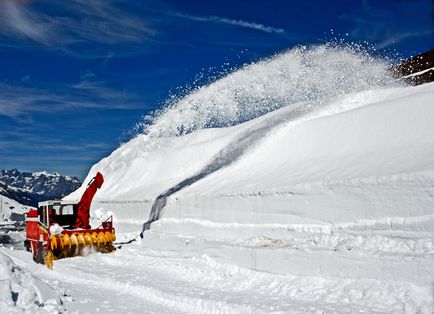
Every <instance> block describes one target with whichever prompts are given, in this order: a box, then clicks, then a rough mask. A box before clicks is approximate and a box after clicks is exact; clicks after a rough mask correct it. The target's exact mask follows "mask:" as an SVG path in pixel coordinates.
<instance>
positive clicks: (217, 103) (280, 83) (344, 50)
mask: <svg viewBox="0 0 434 314" xmlns="http://www.w3.org/2000/svg"><path fill="white" fill-rule="evenodd" d="M388 66H389V64H388V62H386V61H385V60H381V59H377V58H374V57H372V56H370V55H369V54H368V53H367V52H366V51H364V50H363V49H362V48H360V47H358V46H355V45H347V46H343V47H342V46H337V45H333V44H326V45H320V46H314V47H310V48H307V47H297V48H294V49H292V50H290V51H288V52H285V53H282V54H278V55H276V56H274V57H272V58H269V59H265V60H262V61H259V62H257V63H253V64H249V65H246V66H244V67H243V68H241V69H239V70H237V71H235V72H233V73H231V74H229V75H227V76H225V77H223V78H221V79H219V80H217V81H215V82H214V83H211V84H210V85H208V86H201V87H195V88H192V89H191V92H190V93H189V94H188V95H187V96H185V97H182V98H176V97H175V98H173V99H170V100H169V101H168V103H167V104H166V106H165V107H164V108H163V109H162V110H160V111H158V112H156V113H155V114H154V115H153V116H152V117H149V116H148V117H146V119H147V121H148V122H149V123H148V124H146V125H145V126H144V133H146V134H148V135H149V136H151V137H169V136H179V135H184V134H188V133H191V132H194V131H196V130H199V129H203V128H209V127H226V126H230V125H235V124H239V123H242V122H245V121H248V120H251V119H253V118H256V117H258V116H261V115H263V114H265V113H267V112H270V111H273V110H275V109H278V108H281V107H284V106H287V105H290V104H294V103H299V102H302V101H304V102H309V104H310V105H309V106H315V107H316V108H320V107H321V106H322V105H323V104H324V103H326V102H328V101H329V100H332V99H334V98H336V97H338V96H341V95H345V94H348V93H351V92H357V91H362V90H366V89H372V88H375V87H379V86H384V85H387V84H391V83H392V80H393V79H392V77H391V76H390V74H389V72H388ZM309 111H311V110H309Z"/></svg>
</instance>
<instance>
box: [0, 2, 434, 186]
mask: <svg viewBox="0 0 434 314" xmlns="http://www.w3.org/2000/svg"><path fill="white" fill-rule="evenodd" d="M433 23H434V22H433V2H432V1H430V0H408V1H405V0H394V1H374V0H363V1H356V0H352V1H348V0H346V1H320V0H318V1H313V0H305V1H285V0H269V1H237V0H231V1H226V0H220V1H188V0H185V1H138V0H137V1H134V0H128V1H127V0H119V1H110V0H89V1H85V0H68V1H48V0H40V1H24V0H21V1H12V0H0V169H11V168H18V169H20V170H25V171H41V170H48V171H57V172H60V173H63V174H67V175H75V176H78V177H79V178H83V177H84V176H85V175H86V173H87V171H88V170H89V168H90V167H91V166H92V165H93V164H94V163H95V162H97V161H98V160H100V159H101V158H102V157H104V156H107V155H108V154H110V152H111V151H113V150H114V149H115V148H117V147H118V146H119V144H120V143H121V142H122V141H125V140H127V139H128V138H129V137H130V136H131V132H132V131H133V129H134V125H135V124H136V123H137V122H139V121H141V118H142V116H143V115H145V114H148V113H149V112H151V111H152V110H154V109H156V108H158V107H159V106H161V104H162V103H163V102H164V100H165V99H166V98H167V97H168V95H170V94H173V93H176V92H177V91H178V90H179V87H184V86H188V85H191V84H193V82H194V81H195V80H196V79H197V78H198V77H199V78H200V79H199V83H201V84H204V83H206V82H207V81H209V80H212V77H213V76H214V75H215V74H216V73H219V72H220V71H222V69H227V68H232V67H235V68H236V67H240V66H241V65H242V64H245V63H248V62H252V61H255V60H259V59H261V58H263V57H266V56H270V55H273V54H275V53H277V52H281V51H284V50H286V49H290V48H291V47H294V46H295V45H299V44H317V43H324V42H327V41H328V40H331V39H333V38H334V37H337V38H340V39H342V38H344V39H345V40H346V41H348V42H351V41H357V42H363V41H367V42H369V43H370V44H372V45H373V46H374V47H375V48H376V49H377V51H378V52H379V53H380V54H381V53H388V54H392V55H395V56H396V55H397V56H400V57H408V56H411V55H414V54H417V53H420V52H424V51H426V50H429V49H432V48H433V46H434V44H433V37H434V34H433V27H434V26H433Z"/></svg>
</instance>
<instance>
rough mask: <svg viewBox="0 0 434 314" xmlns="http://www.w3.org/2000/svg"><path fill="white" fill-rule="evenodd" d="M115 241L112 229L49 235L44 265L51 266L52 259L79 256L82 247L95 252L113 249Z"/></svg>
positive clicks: (111, 250)
mask: <svg viewBox="0 0 434 314" xmlns="http://www.w3.org/2000/svg"><path fill="white" fill-rule="evenodd" d="M114 241H116V233H115V232H114V230H113V231H112V232H110V231H105V232H104V231H100V232H96V231H94V232H92V234H90V233H89V232H73V233H70V234H69V233H64V234H60V235H58V236H56V235H51V236H50V241H49V250H48V251H47V253H46V254H45V265H47V267H48V268H52V266H53V260H56V259H60V258H63V257H73V256H80V255H82V253H83V249H84V248H90V249H93V250H95V251H96V252H102V253H109V252H113V251H115V250H116V249H115V247H114V246H113V242H114Z"/></svg>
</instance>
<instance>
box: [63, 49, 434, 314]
mask: <svg viewBox="0 0 434 314" xmlns="http://www.w3.org/2000/svg"><path fill="white" fill-rule="evenodd" d="M388 68H389V65H388V64H387V63H385V62H383V61H381V60H377V59H375V58H372V57H369V55H367V54H365V53H360V52H357V51H355V50H354V49H351V48H335V47H330V46H327V45H326V46H320V47H314V48H309V49H304V48H297V49H294V50H291V51H289V52H287V53H284V54H281V55H278V56H275V57H273V58H270V59H268V60H264V61H261V62H258V63H256V64H252V65H248V66H246V67H244V68H242V69H240V70H238V71H236V72H234V73H232V74H230V75H228V76H226V77H224V78H222V79H220V80H218V81H216V82H214V83H212V84H210V85H209V86H205V87H200V88H197V89H195V90H193V91H192V92H191V93H190V94H188V95H187V96H185V97H183V98H181V99H179V100H174V101H172V102H170V103H169V104H168V105H167V106H166V107H165V108H164V109H162V110H161V111H159V112H158V113H156V115H155V116H154V117H153V118H152V119H151V120H150V124H148V125H146V127H145V128H144V133H143V134H141V135H139V136H137V137H136V138H134V139H133V140H131V141H130V142H129V143H126V144H124V145H122V146H121V147H120V148H119V149H117V150H116V151H114V152H113V153H112V154H111V155H110V156H108V157H107V158H104V159H103V160H101V161H100V162H99V163H97V164H96V165H94V166H93V167H92V169H91V171H90V172H89V175H88V177H87V178H86V180H85V184H87V182H88V181H89V180H90V179H91V178H92V177H93V176H94V175H95V173H96V172H97V171H100V172H101V173H103V174H104V176H105V184H104V186H103V187H102V189H101V190H100V191H99V193H98V194H97V195H96V197H95V200H94V204H93V214H94V216H95V217H98V218H103V217H104V216H107V215H109V214H113V215H114V216H115V221H116V223H117V230H118V234H120V238H121V240H128V239H130V238H131V237H135V236H137V235H138V233H139V232H140V230H141V229H142V224H143V223H144V222H148V223H147V224H145V225H144V230H147V229H149V228H150V231H145V233H144V234H143V236H144V237H143V240H141V239H139V240H137V241H136V242H134V243H133V244H131V245H130V246H127V247H126V248H125V249H123V250H122V251H121V253H119V254H121V255H122V254H126V255H130V254H132V255H134V256H136V257H137V258H139V256H142V255H144V256H147V258H145V259H143V261H142V262H145V261H148V259H149V258H150V257H149V256H151V257H152V258H155V259H156V261H153V262H152V263H153V264H152V265H156V264H158V265H160V264H159V263H161V265H165V263H167V262H166V260H165V259H166V258H168V257H171V259H170V261H169V263H170V264H171V265H172V262H171V261H172V260H173V259H174V260H175V262H176V265H178V263H180V264H179V265H184V263H186V270H182V271H181V272H180V273H186V276H187V279H186V280H187V281H188V282H191V281H192V282H193V284H194V285H196V284H198V283H197V282H196V281H194V280H196V279H191V278H196V277H194V276H193V275H194V274H196V272H199V273H203V272H204V271H203V269H206V267H205V268H204V266H203V265H202V264H201V265H202V266H200V265H199V266H198V265H196V264H195V263H196V261H197V260H202V261H203V260H206V261H207V262H206V263H208V261H209V263H211V264H213V265H214V266H213V267H212V268H213V269H214V270H216V269H220V267H223V266H222V265H226V266H224V267H236V268H237V269H243V270H245V269H246V268H248V269H249V271H252V273H249V278H256V277H255V276H259V277H261V278H262V277H264V278H267V279H266V281H267V280H268V279H270V278H271V277H273V276H283V277H279V279H278V281H276V282H274V281H273V283H272V284H270V285H272V286H274V285H277V286H279V287H283V286H285V287H286V285H287V283H288V280H289V282H292V283H293V284H290V288H291V289H295V290H294V291H298V292H297V293H290V292H288V291H290V290H285V291H286V292H285V291H283V290H279V291H278V292H275V293H273V294H272V295H273V298H274V297H276V298H278V300H276V302H273V305H270V306H269V307H264V304H265V303H264V302H265V301H264V302H262V301H261V302H259V301H258V302H256V303H258V304H257V306H258V307H260V308H261V309H262V310H263V311H264V312H266V311H272V310H276V309H277V311H289V309H290V310H291V311H294V312H297V311H299V312H309V311H311V312H314V311H315V310H324V309H328V310H330V311H336V312H345V311H348V312H358V311H359V312H362V311H366V310H368V311H369V312H381V313H383V312H390V313H397V312H410V313H413V312H421V313H431V312H432V309H433V293H432V287H433V282H434V273H433V269H434V258H433V256H434V246H433V239H434V209H433V208H434V207H433V203H434V137H433V134H434V123H433V122H432V121H433V118H434V83H430V84H425V85H422V86H417V87H408V86H405V85H402V83H399V82H397V81H396V80H395V79H393V78H391V77H389V74H388V70H387V69H388ZM84 187H85V185H84V186H82V187H81V188H80V189H79V190H78V191H76V192H74V193H73V194H72V195H70V196H69V198H75V199H79V197H80V195H81V193H82V192H83V189H84ZM122 252H125V253H122ZM138 252H140V253H138ZM118 257H119V258H120V256H118ZM185 257H189V258H193V260H192V261H191V262H188V261H189V260H187V259H185ZM140 260H142V259H140ZM206 263H205V264H206ZM193 264H194V265H193ZM234 264H235V265H234ZM138 265H139V264H138ZM207 265H208V264H207ZM216 265H217V266H216ZM227 265H232V266H227ZM137 267H141V266H137ZM147 267H150V266H149V265H148V266H147ZM155 267H157V268H158V267H160V266H155ZM171 267H172V266H171ZM195 267H198V268H195ZM238 267H239V268H238ZM159 269H160V268H159ZM170 269H171V268H170ZM258 271H259V272H258ZM260 271H266V273H262V272H260ZM144 272H145V273H146V272H147V270H145V271H144ZM211 273H212V271H211ZM270 273H271V274H270ZM206 274H208V271H207V272H206ZM159 276H160V275H159ZM192 276H193V277H192ZM210 276H211V275H210ZM222 276H223V277H222V278H223V279H222V280H220V279H217V281H213V278H209V276H204V277H203V278H202V277H201V276H199V277H198V278H199V279H197V280H199V281H200V282H201V283H202V284H200V285H199V286H200V287H201V289H205V288H204V285H205V286H206V287H208V286H207V285H206V284H203V283H204V282H210V285H212V288H211V287H210V289H212V290H213V291H215V289H217V290H218V289H220V288H219V287H222V289H223V290H225V291H227V290H226V289H227V287H226V285H227V283H228V282H229V285H232V284H233V285H235V286H236V289H241V290H239V291H246V292H242V293H246V294H247V295H249V296H251V295H254V294H255V293H256V288H254V287H255V283H254V280H253V281H252V282H245V281H244V280H243V279H241V278H239V279H237V282H239V283H237V284H235V283H232V284H230V282H231V281H230V280H231V279H230V278H231V276H232V274H230V275H229V274H224V275H222ZM251 276H252V277H251ZM288 276H290V277H291V278H293V279H294V280H292V279H290V277H288ZM177 278H178V277H176V280H178V279H177ZM200 278H202V279H200ZM273 278H277V277H273ZM168 280H170V279H168ZM270 280H271V279H270ZM273 280H274V279H273ZM280 280H282V281H280ZM176 282H177V281H176ZM222 282H223V283H222ZM240 285H241V286H240ZM166 286H167V285H166ZM243 289H244V290H243ZM269 289H271V290H272V288H270V287H269ZM288 289H289V288H288ZM271 290H267V291H268V292H269V291H271ZM164 291H165V293H166V292H167V291H166V290H164ZM200 291H202V290H200ZM237 291H238V290H237ZM291 291H292V290H291ZM305 291H308V292H306V293H307V294H308V295H309V297H307V296H306V295H305V294H304V292H305ZM193 292H194V291H193ZM240 293H241V292H240ZM258 293H259V292H258ZM206 294H207V295H208V293H206ZM216 294H217V295H221V291H220V290H219V291H218V292H216ZM192 295H194V296H196V295H197V294H196V293H193V294H192ZM223 295H224V296H225V298H226V300H229V299H231V296H232V294H231V295H229V294H228V293H227V292H226V293H223ZM243 295H244V294H243ZM337 295H339V297H336V296H337ZM176 296H177V295H176V294H175V296H174V297H176ZM371 296H381V298H378V299H377V297H371ZM258 297H259V296H258ZM212 298H213V297H212V294H211V296H210V297H209V298H207V297H202V298H201V299H200V300H201V302H202V300H203V299H206V301H207V302H208V301H209V302H210V304H211V305H210V307H209V308H208V309H211V308H213V306H217V305H216V303H215V300H211V299H212ZM288 298H289V300H291V302H290V304H289V305H288V303H287V302H286V301H287V300H288ZM218 299H219V300H220V299H221V298H220V297H219V298H218ZM235 299H236V300H232V299H231V300H232V301H230V302H229V303H228V304H226V303H225V304H224V307H225V309H227V310H236V309H239V308H238V307H237V306H239V303H238V302H239V300H243V301H241V302H242V305H243V306H244V305H246V306H252V304H256V303H255V301H256V299H255V300H253V298H252V297H250V298H247V299H246V298H243V297H242V296H240V295H237V296H236V297H235ZM259 299H260V298H259ZM259 299H258V300H259ZM307 299H309V301H308V303H305V302H306V300H307ZM273 300H274V299H273ZM204 302H205V301H204ZM184 303H185V302H184ZM193 303H194V302H193ZM205 303H206V302H205ZM205 303H201V304H205ZM259 303H260V304H259ZM313 303H314V306H313V307H312V306H311V305H312V304H313ZM294 304H295V305H296V306H295V307H294ZM297 304H298V305H300V304H301V305H300V306H299V307H297V306H298V305H297ZM190 305H191V304H190ZM218 305H219V306H221V305H222V304H220V303H219V304H218ZM261 306H262V307H261ZM285 306H290V307H289V308H287V307H285ZM203 309H204V308H202V310H203ZM190 310H192V311H195V310H196V311H200V310H199V309H197V308H196V309H195V310H193V309H190ZM250 310H252V308H250Z"/></svg>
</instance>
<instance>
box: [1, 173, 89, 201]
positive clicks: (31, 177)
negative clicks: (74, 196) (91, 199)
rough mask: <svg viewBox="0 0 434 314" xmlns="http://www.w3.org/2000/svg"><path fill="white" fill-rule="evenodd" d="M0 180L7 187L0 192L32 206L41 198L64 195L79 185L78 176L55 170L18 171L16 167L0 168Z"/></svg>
mask: <svg viewBox="0 0 434 314" xmlns="http://www.w3.org/2000/svg"><path fill="white" fill-rule="evenodd" d="M0 182H2V183H3V186H6V187H7V188H3V191H4V192H0V193H2V194H3V195H5V196H8V197H9V198H12V199H15V200H16V201H18V202H20V203H22V204H25V205H32V206H36V204H37V202H38V201H41V200H46V199H51V198H55V197H58V198H61V197H64V196H65V195H68V194H69V193H71V192H72V191H74V190H75V189H77V188H78V187H79V186H80V185H81V182H80V180H79V179H78V178H76V177H68V176H62V175H60V174H59V173H57V172H53V173H50V172H47V171H40V172H34V173H30V172H20V171H19V170H17V169H12V170H0ZM6 190H7V193H9V194H8V195H6V194H7V193H6V192H5V191H6Z"/></svg>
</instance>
